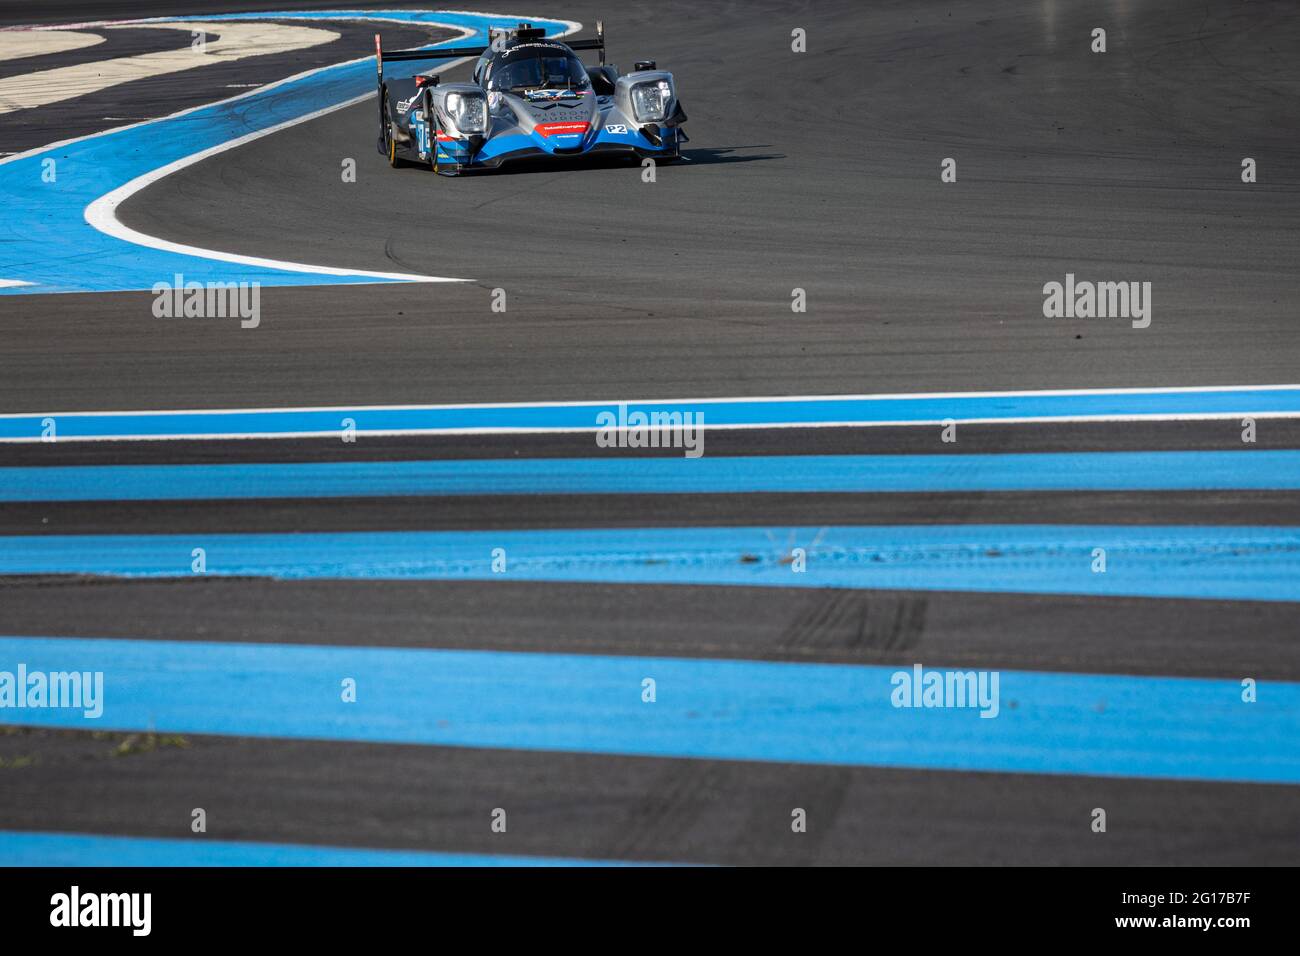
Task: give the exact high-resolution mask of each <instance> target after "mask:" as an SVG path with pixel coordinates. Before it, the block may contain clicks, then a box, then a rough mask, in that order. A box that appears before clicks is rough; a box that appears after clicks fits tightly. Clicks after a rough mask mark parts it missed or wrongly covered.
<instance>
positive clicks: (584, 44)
mask: <svg viewBox="0 0 1300 956" xmlns="http://www.w3.org/2000/svg"><path fill="white" fill-rule="evenodd" d="M525 29H528V30H531V28H529V27H528V25H527V24H523V23H521V24H520V25H519V29H518V30H517V31H505V30H501V31H497V30H489V31H488V36H489V37H490V38H491V39H492V40H493V41H494V42H495V41H496V39H497V37H498V36H506V35H508V33H509V32H515V33H516V34H522V33H523V32H524V30H525ZM531 32H532V34H533V35H534V36H535V37H536V38H537V39H544V38H545V34H544V32H543V31H542V30H531ZM551 39H555V38H554V37H552V38H551ZM560 42H561V43H563V44H564V45H565V46H567V47H568V48H569V49H571V50H599V51H600V65H601V66H604V65H605V23H604V21H602V20H597V21H596V37H595V39H593V40H572V41H570V40H561V41H560ZM490 49H491V46H451V47H440V48H436V49H432V50H385V49H384V48H383V46H382V44H381V43H380V40H379V34H378V33H376V34H375V70H376V73H377V75H378V77H379V85H380V86H381V87H382V86H383V85H384V61H385V60H388V61H389V62H390V63H398V62H401V61H410V60H459V59H461V58H462V57H471V56H472V57H478V56H482V55H483V54H484V53H486V52H487V51H488V50H490Z"/></svg>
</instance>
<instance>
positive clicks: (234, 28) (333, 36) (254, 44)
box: [0, 20, 339, 114]
mask: <svg viewBox="0 0 1300 956" xmlns="http://www.w3.org/2000/svg"><path fill="white" fill-rule="evenodd" d="M137 28H138V29H150V30H173V31H175V30H184V31H186V32H187V33H188V32H190V31H196V30H197V31H200V32H202V33H203V34H205V35H207V36H209V37H215V39H211V40H209V41H208V42H207V43H205V45H204V47H203V52H202V53H200V52H198V51H196V50H194V49H191V47H190V46H189V45H188V43H186V45H185V46H184V47H183V48H182V49H179V50H162V51H160V52H157V53H141V54H138V55H136V56H124V57H118V58H117V59H113V60H100V61H95V62H90V63H78V64H75V65H73V66H64V67H58V68H56V69H53V70H41V71H38V72H36V73H26V74H23V75H21V76H11V77H8V78H6V79H0V114H4V113H11V112H13V111H15V110H21V109H32V108H33V107H38V106H46V105H49V104H51V103H59V102H64V101H67V100H72V99H77V98H79V97H82V96H87V95H89V94H91V93H97V92H99V91H100V90H105V89H108V88H109V87H113V86H118V85H120V84H122V83H129V82H131V81H133V80H142V79H147V78H149V77H154V76H164V75H167V74H171V73H179V72H182V71H184V70H194V69H198V68H199V67H202V66H209V65H213V64H220V63H233V62H235V61H237V60H243V59H247V58H248V57H254V56H265V55H268V54H272V53H287V52H291V51H293V50H305V49H308V48H310V47H314V46H321V45H322V44H325V43H331V42H333V41H334V40H337V39H338V38H339V35H338V34H337V33H335V32H334V31H333V30H320V29H316V28H314V27H296V26H293V27H291V26H283V25H281V24H276V23H239V22H236V21H230V22H228V23H210V22H206V21H202V20H194V21H188V22H185V23H142V24H139V25H138V27H137Z"/></svg>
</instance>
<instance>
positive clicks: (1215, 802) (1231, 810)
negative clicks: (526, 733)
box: [0, 729, 1300, 866]
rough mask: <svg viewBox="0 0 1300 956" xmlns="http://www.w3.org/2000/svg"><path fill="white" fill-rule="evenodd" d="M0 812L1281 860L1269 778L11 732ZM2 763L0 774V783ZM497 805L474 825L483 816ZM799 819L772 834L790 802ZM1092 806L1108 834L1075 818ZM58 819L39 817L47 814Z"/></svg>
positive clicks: (581, 841)
mask: <svg viewBox="0 0 1300 956" xmlns="http://www.w3.org/2000/svg"><path fill="white" fill-rule="evenodd" d="M33 755H35V757H36V762H35V763H33V764H31V765H29V766H26V767H25V768H24V769H23V770H22V772H21V773H10V772H6V790H5V800H4V801H3V802H0V828H5V829H10V828H12V829H41V830H46V829H62V828H63V826H66V828H67V829H73V828H74V821H75V829H76V830H79V831H87V830H89V831H93V832H97V833H121V834H129V835H134V836H140V835H147V836H157V837H179V838H188V837H190V836H191V834H190V831H189V826H190V820H191V816H190V813H191V810H192V808H194V807H198V806H201V807H203V808H204V810H206V811H207V820H208V834H207V838H208V839H213V840H261V841H268V842H280V841H289V842H294V843H328V844H332V845H340V846H366V847H391V848H393V849H427V850H444V851H446V850H451V851H463V852H471V853H519V854H526V855H545V856H570V857H582V858H587V859H613V860H648V861H664V862H686V863H693V862H699V861H701V860H704V861H709V862H715V863H722V864H736V865H754V864H781V865H806V864H823V865H851V864H852V865H865V864H872V865H876V864H879V865H909V864H915V863H917V862H921V861H929V862H931V863H945V864H950V865H958V866H977V865H978V866H989V865H1003V864H1037V865H1062V864H1073V865H1091V866H1099V865H1114V864H1124V863H1131V862H1133V861H1134V860H1141V861H1144V862H1146V863H1149V864H1178V863H1186V862H1188V861H1194V862H1195V863H1197V864H1198V865H1202V866H1215V865H1243V864H1250V865H1259V864H1274V865H1283V864H1287V863H1294V839H1295V833H1296V832H1297V830H1298V829H1300V804H1297V802H1296V800H1295V798H1294V795H1293V793H1292V791H1291V789H1290V788H1288V787H1280V786H1279V787H1271V786H1242V785H1235V784H1214V783H1200V782H1187V781H1181V782H1166V781H1137V780H1123V779H1107V778H1099V777H1058V776H1028V775H1023V774H990V773H963V774H953V773H940V772H929V771H915V770H893V769H875V768H859V767H826V766H809V765H798V764H774V763H745V762H740V761H721V760H665V759H657V758H646V757H616V756H589V755H582V754H568V753H535V752H527V751H512V750H462V749H455V748H444V747H409V746H396V745H372V744H350V743H334V742H317V741H283V740H257V739H248V738H242V739H232V738H228V737H195V736H185V737H174V736H168V737H161V736H160V737H154V738H150V737H148V736H145V735H126V734H101V735H91V734H88V733H80V732H76V733H60V732H57V731H28V730H25V729H21V730H17V732H16V733H13V734H11V735H9V736H0V756H4V757H8V758H9V759H11V760H12V759H14V758H15V757H20V756H28V757H31V756H33ZM11 778H12V782H10V779H11ZM496 807H501V808H503V809H505V810H506V812H507V814H508V820H509V826H508V828H507V832H506V833H493V832H492V829H491V812H492V810H493V808H496ZM796 807H800V808H802V809H804V810H805V811H806V812H807V819H808V830H807V832H806V833H800V834H795V833H792V832H791V831H790V818H791V811H792V809H793V808H796ZM1094 807H1105V808H1107V813H1108V830H1107V832H1106V833H1105V834H1102V835H1099V834H1096V833H1093V832H1092V831H1091V829H1090V827H1089V821H1090V820H1091V812H1092V809H1093V808H1094ZM51 820H59V821H65V823H64V825H63V826H61V827H57V828H56V827H52V826H51V823H50V821H51Z"/></svg>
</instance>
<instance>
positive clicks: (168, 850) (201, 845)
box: [0, 830, 637, 867]
mask: <svg viewBox="0 0 1300 956" xmlns="http://www.w3.org/2000/svg"><path fill="white" fill-rule="evenodd" d="M620 865H623V866H627V865H637V864H620V863H611V862H607V861H602V860H580V859H571V858H567V857H545V856H495V855H491V854H485V853H436V852H426V851H419V850H378V849H368V848H355V847H337V846H304V845H299V844H291V843H253V842H246V841H235V840H208V839H206V838H205V837H195V838H194V839H192V840H175V839H162V838H155V837H124V836H99V835H95V834H88V833H45V832H39V831H37V832H24V831H18V830H0V866H66V867H82V866H96V867H98V866H620Z"/></svg>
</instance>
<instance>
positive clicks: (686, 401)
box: [0, 384, 1300, 434]
mask: <svg viewBox="0 0 1300 956" xmlns="http://www.w3.org/2000/svg"><path fill="white" fill-rule="evenodd" d="M1296 389H1300V384H1296V385H1208V386H1201V385H1169V386H1157V387H1153V388H1060V389H1023V390H1019V391H1005V392H877V393H875V394H848V395H737V396H731V397H729V398H718V397H714V398H643V399H637V398H610V399H583V400H581V401H571V402H451V403H448V404H444V405H438V404H434V405H429V404H423V405H276V406H267V407H263V408H172V409H119V410H117V411H107V412H75V411H64V412H47V411H40V412H7V413H0V419H3V418H30V417H31V416H33V415H52V416H53V415H77V416H86V417H94V416H109V415H246V414H248V415H260V414H268V413H279V412H337V411H340V410H347V411H356V412H407V411H440V410H443V409H480V408H576V407H579V406H583V405H599V406H601V407H604V406H613V405H618V404H620V403H622V404H624V405H707V404H711V403H724V402H725V403H733V402H790V403H795V402H850V401H852V402H858V401H877V400H879V401H888V400H891V399H918V398H945V399H946V398H951V399H958V398H1017V397H1026V398H1034V397H1038V396H1049V395H1177V394H1180V393H1186V392H1271V391H1291V390H1296ZM1157 414H1159V413H1157ZM1237 414H1247V413H1238V412H1225V413H1214V414H1212V415H1211V416H1210V417H1212V418H1220V417H1232V416H1233V415H1237ZM1261 414H1267V415H1271V416H1273V417H1279V418H1289V417H1292V415H1293V413H1291V412H1264V413H1261ZM1296 414H1300V413H1296ZM1149 417H1150V416H1149V415H1135V416H1129V417H1122V418H1110V417H1105V418H1103V419H1101V420H1104V421H1129V420H1134V421H1138V420H1143V419H1146V418H1149ZM1159 417H1160V418H1169V419H1171V420H1172V419H1176V418H1177V417H1178V416H1177V415H1159ZM1202 417H1203V416H1201V415H1199V414H1197V415H1193V416H1192V417H1191V419H1189V420H1193V421H1195V420H1200V419H1201V418H1202ZM1083 418H1084V420H1091V419H1088V418H1087V417H1086V416H1083ZM988 420H989V421H991V422H1010V421H1040V419H1037V418H1032V419H1028V418H1026V419H1013V418H993V419H988ZM1049 420H1050V421H1070V420H1071V419H1067V418H1055V417H1053V418H1051V419H1049ZM831 424H832V426H834V425H837V424H839V423H837V422H835V423H831ZM864 424H868V423H864ZM869 424H877V423H876V422H871V423H869ZM885 424H889V425H892V424H896V423H895V422H886V423H885ZM903 424H930V422H929V421H924V422H905V423H903ZM715 427H718V426H715ZM736 427H740V426H736ZM758 427H762V428H767V427H771V426H767V425H761V426H758ZM796 427H803V426H802V425H797V426H796ZM312 434H315V433H314V432H313V433H312Z"/></svg>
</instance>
